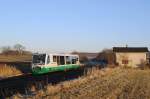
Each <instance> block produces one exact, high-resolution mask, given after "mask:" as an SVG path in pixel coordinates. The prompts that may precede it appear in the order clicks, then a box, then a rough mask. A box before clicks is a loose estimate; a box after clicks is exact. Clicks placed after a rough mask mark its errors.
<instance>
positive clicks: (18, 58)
mask: <svg viewBox="0 0 150 99" xmlns="http://www.w3.org/2000/svg"><path fill="white" fill-rule="evenodd" d="M31 58H32V56H31V55H0V62H18V61H19V62H22V61H31Z"/></svg>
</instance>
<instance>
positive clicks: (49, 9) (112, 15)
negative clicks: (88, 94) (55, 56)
mask: <svg viewBox="0 0 150 99" xmlns="http://www.w3.org/2000/svg"><path fill="white" fill-rule="evenodd" d="M0 34H1V35H0V47H1V46H7V45H9V46H13V45H14V44H17V43H20V44H22V45H24V46H25V47H26V48H27V49H28V50H31V51H36V52H38V51H43V52H44V51H45V52H71V51H82V52H99V51H101V50H102V49H104V48H112V47H113V46H125V45H126V44H128V46H130V47H145V46H146V47H149V48H150V0H0Z"/></svg>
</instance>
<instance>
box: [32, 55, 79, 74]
mask: <svg viewBox="0 0 150 99" xmlns="http://www.w3.org/2000/svg"><path fill="white" fill-rule="evenodd" d="M79 67H80V62H79V56H78V55H72V54H33V56H32V73H33V74H36V75H38V74H45V73H49V72H55V71H66V70H70V69H77V68H79Z"/></svg>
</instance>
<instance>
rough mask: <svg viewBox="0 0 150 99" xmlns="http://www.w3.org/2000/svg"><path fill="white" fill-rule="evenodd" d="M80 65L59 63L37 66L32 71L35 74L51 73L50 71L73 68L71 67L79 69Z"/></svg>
mask: <svg viewBox="0 0 150 99" xmlns="http://www.w3.org/2000/svg"><path fill="white" fill-rule="evenodd" d="M79 67H80V66H79V65H59V66H57V67H52V66H49V67H46V68H35V69H33V70H32V73H33V74H34V75H38V74H44V73H49V72H55V71H65V70H71V69H77V68H79Z"/></svg>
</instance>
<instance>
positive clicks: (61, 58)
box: [60, 56, 65, 65]
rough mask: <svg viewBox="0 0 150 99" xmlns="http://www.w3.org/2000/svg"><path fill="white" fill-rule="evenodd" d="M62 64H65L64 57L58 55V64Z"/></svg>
mask: <svg viewBox="0 0 150 99" xmlns="http://www.w3.org/2000/svg"><path fill="white" fill-rule="evenodd" d="M64 64H65V57H64V56H60V65H64Z"/></svg>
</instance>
